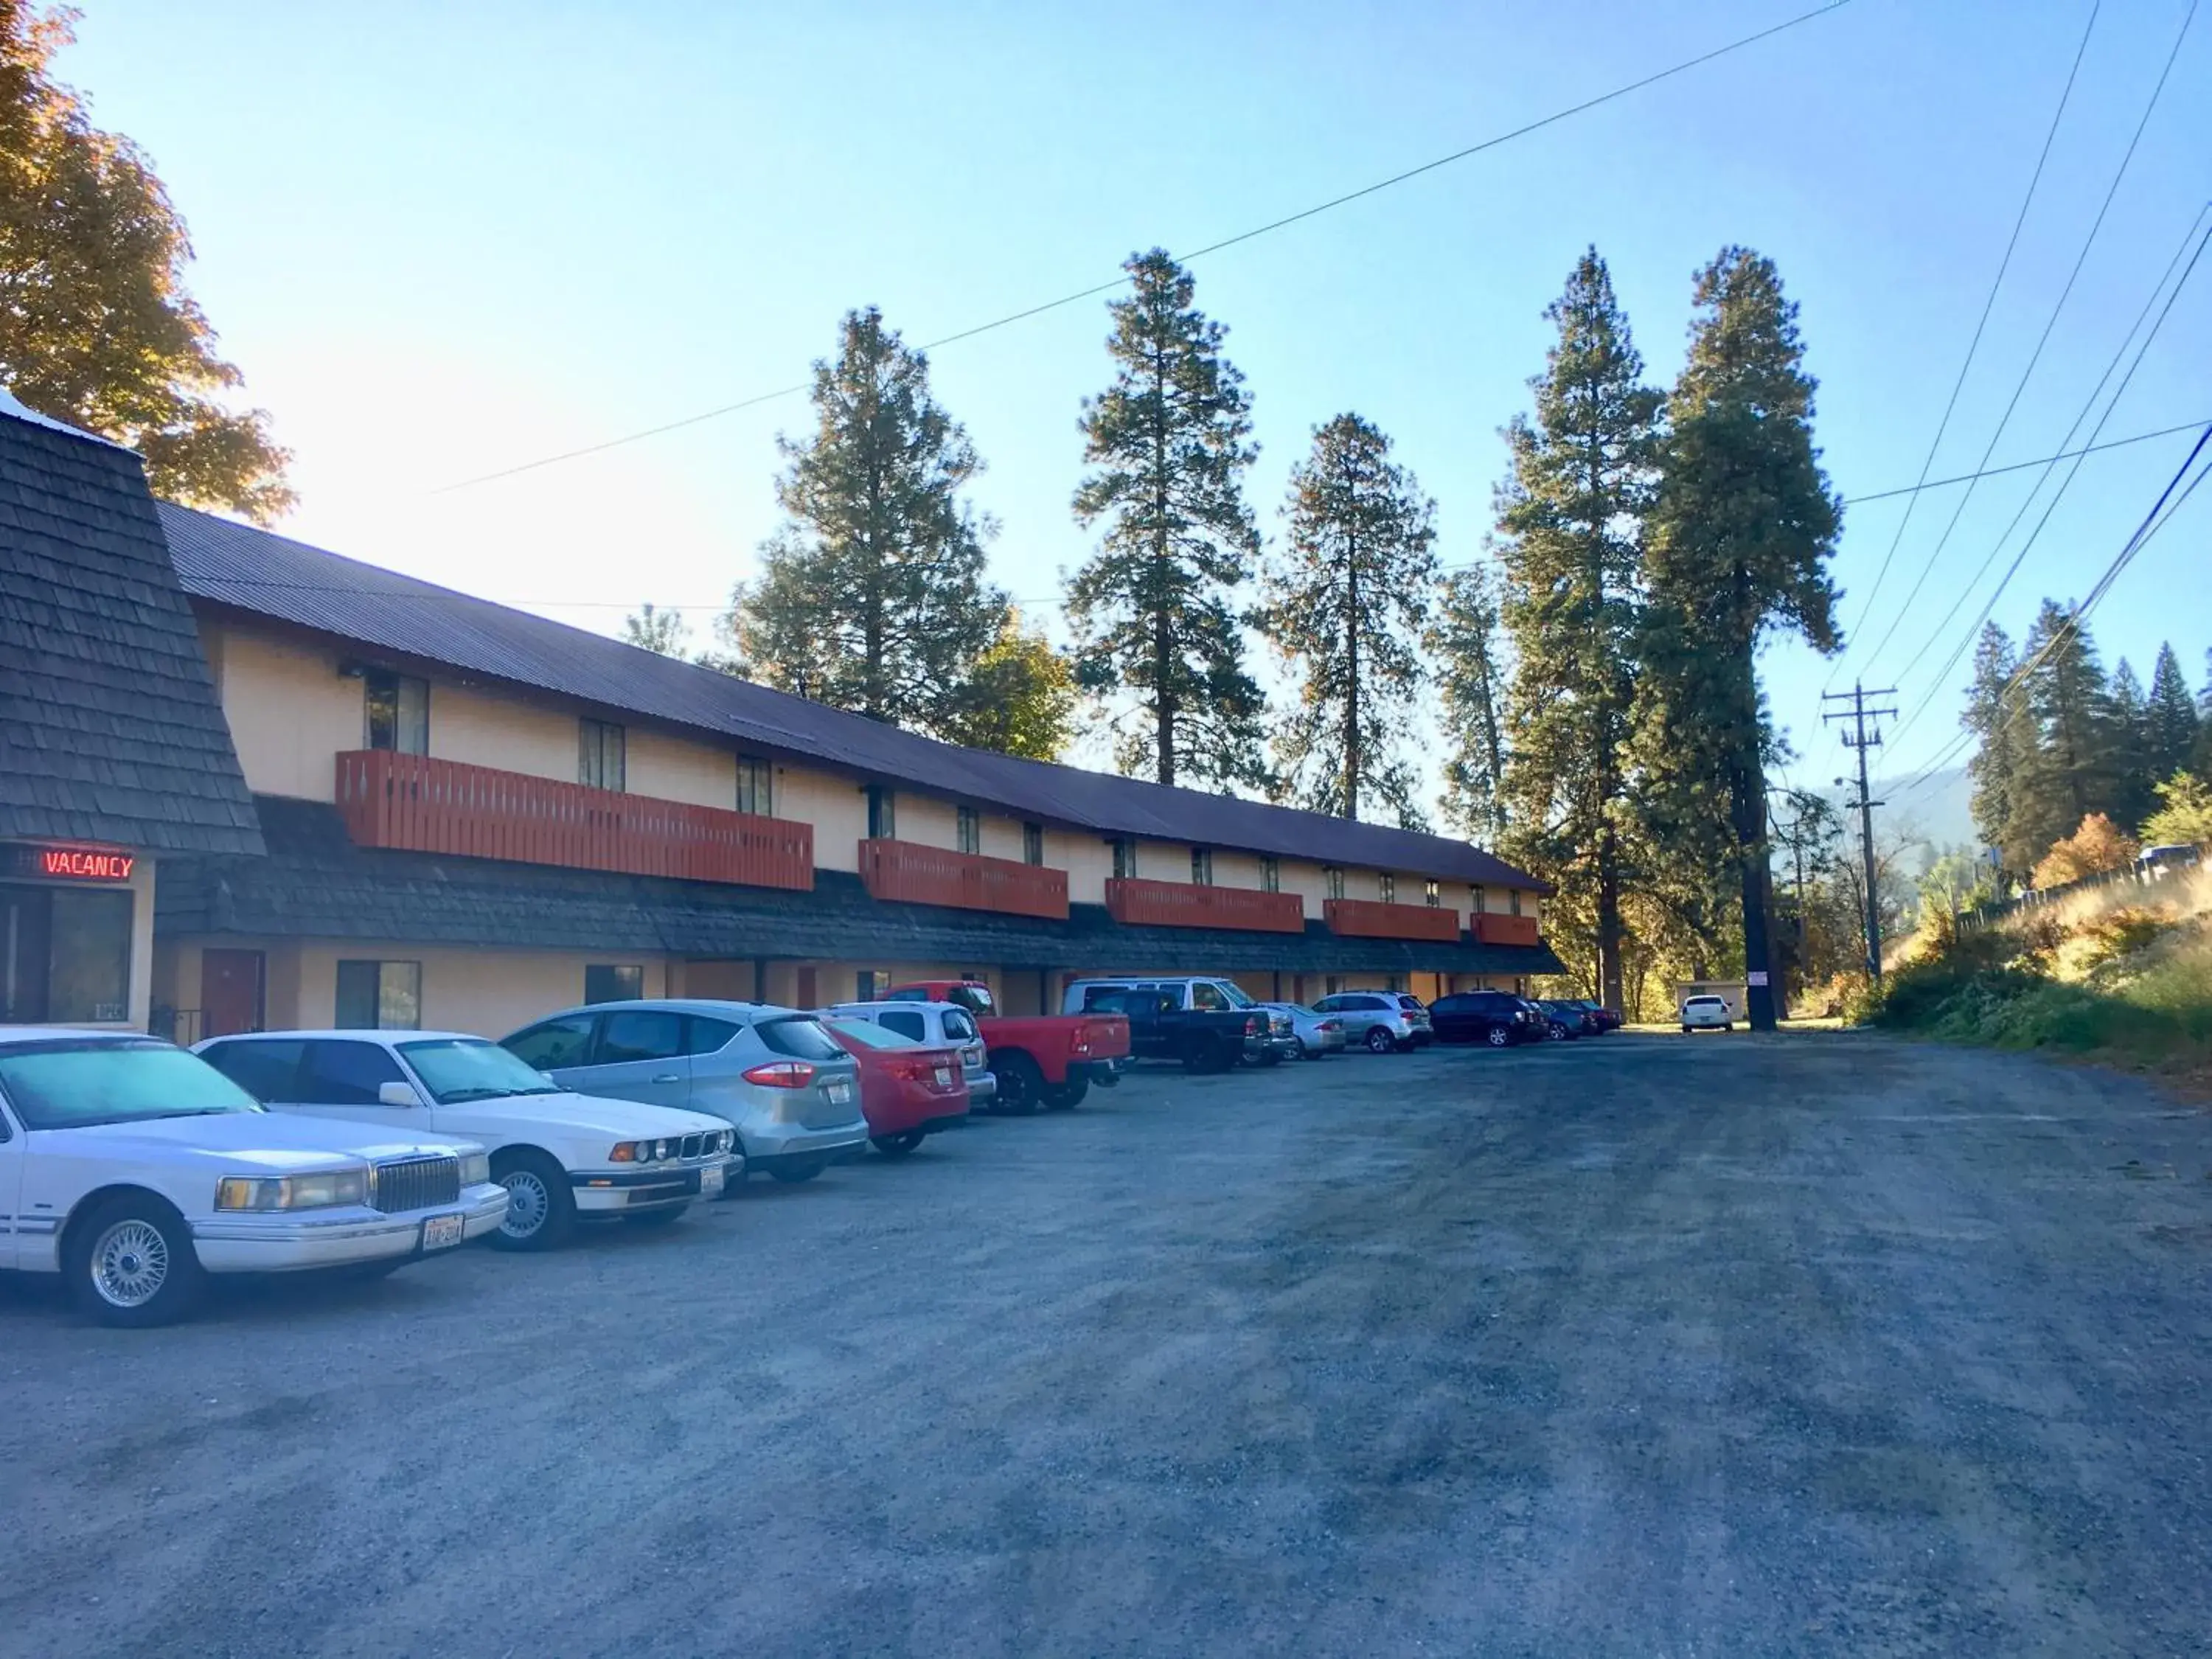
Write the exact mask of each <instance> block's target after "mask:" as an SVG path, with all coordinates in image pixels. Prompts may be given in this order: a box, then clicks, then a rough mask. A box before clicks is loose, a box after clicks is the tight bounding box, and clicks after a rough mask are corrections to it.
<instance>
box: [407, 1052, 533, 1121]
mask: <svg viewBox="0 0 2212 1659" xmlns="http://www.w3.org/2000/svg"><path fill="white" fill-rule="evenodd" d="M399 1052H400V1053H401V1054H404V1055H405V1056H406V1057H407V1063H408V1064H409V1065H410V1066H413V1067H414V1068H415V1075H416V1076H417V1077H419V1078H421V1079H422V1086H423V1087H424V1088H426V1089H428V1091H430V1097H431V1099H433V1100H435V1101H436V1102H437V1103H438V1104H440V1105H441V1106H459V1105H460V1104H461V1103H463V1102H465V1101H471V1100H504V1099H506V1098H507V1097H508V1096H510V1095H557V1094H559V1093H561V1092H562V1091H561V1085H559V1084H557V1083H556V1082H554V1081H553V1079H550V1078H549V1077H547V1076H546V1075H545V1073H543V1072H537V1071H532V1069H531V1068H530V1067H529V1066H526V1065H524V1064H523V1063H522V1062H521V1061H520V1060H517V1059H516V1058H515V1057H514V1056H513V1054H509V1053H507V1050H506V1049H504V1048H501V1047H500V1046H499V1044H497V1043H496V1042H484V1041H483V1040H482V1039H481V1038H476V1037H470V1038H459V1037H441V1038H435V1039H433V1040H431V1041H428V1042H403V1043H401V1044H400V1045H399Z"/></svg>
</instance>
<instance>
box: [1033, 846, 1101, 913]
mask: <svg viewBox="0 0 2212 1659" xmlns="http://www.w3.org/2000/svg"><path fill="white" fill-rule="evenodd" d="M1044 861H1045V862H1046V863H1047V864H1052V865H1057V866H1060V868H1061V869H1063V870H1065V871H1066V872H1067V897H1068V902H1070V903H1071V904H1103V903H1105V902H1106V883H1107V881H1108V879H1109V878H1110V877H1111V876H1112V875H1113V873H1114V849H1113V848H1112V847H1110V846H1109V845H1108V844H1107V842H1105V840H1104V839H1103V838H1102V837H1100V836H1094V835H1091V834H1088V833H1086V832H1085V831H1083V830H1078V829H1048V830H1046V831H1045V832H1044Z"/></svg>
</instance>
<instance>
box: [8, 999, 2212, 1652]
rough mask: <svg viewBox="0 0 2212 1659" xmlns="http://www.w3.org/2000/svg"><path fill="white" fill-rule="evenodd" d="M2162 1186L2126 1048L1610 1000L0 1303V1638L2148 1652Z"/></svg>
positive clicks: (2160, 1437)
mask: <svg viewBox="0 0 2212 1659" xmlns="http://www.w3.org/2000/svg"><path fill="white" fill-rule="evenodd" d="M2208 1174H2212V1118H2207V1117H2205V1116H2203V1115H2199V1114H2197V1113H2194V1112H2190V1111H2186V1110H2185V1109H2180V1108H2178V1107H2175V1106H2173V1105H2171V1104H2169V1103H2166V1102H2165V1101H2163V1100H2162V1099H2160V1097H2157V1096H2155V1095H2154V1094H2153V1093H2152V1092H2151V1091H2148V1089H2147V1088H2145V1087H2143V1086H2142V1085H2138V1084H2136V1083H2132V1082H2127V1081H2123V1080H2119V1079H2112V1078H2107V1077H2104V1076H2101V1075H2098V1074H2093V1073H2083V1072H2075V1071H2069V1070H2063V1069H2058V1068H2055V1067H2050V1066H2044V1065H2041V1064H2039V1063H2036V1062H2033V1061H2028V1060H2013V1059H2001V1058H1994V1057H1990V1056H1986V1055H1977V1054H1964V1053H1958V1052H1953V1051H1947V1050H1942V1049H1936V1048H1912V1047H1907V1046H1904V1045H1900V1044H1896V1043H1893V1042H1887V1041H1886V1040H1883V1039H1879V1038H1874V1037H1866V1036H1841V1035H1839V1036H1790V1037H1785V1038H1780V1039H1757V1040H1755V1039H1752V1038H1748V1037H1745V1036H1736V1037H1734V1038H1725V1037H1712V1038H1699V1039H1688V1040H1686V1039H1683V1038H1680V1037H1675V1036H1669V1037H1639V1036H1613V1037H1607V1038H1606V1039H1603V1040H1602V1041H1599V1042H1583V1043H1578V1044H1573V1045H1552V1046H1548V1047H1545V1048H1534V1049H1528V1050H1516V1051H1514V1052H1511V1053H1507V1054H1490V1053H1487V1052H1474V1051H1451V1050H1447V1051H1443V1052H1437V1053H1430V1054H1418V1055H1410V1056H1399V1057H1391V1058H1384V1059H1373V1058H1369V1057H1365V1056H1356V1057H1351V1058H1346V1059H1343V1060H1332V1061H1329V1062H1326V1063H1324V1064H1322V1065H1318V1066H1298V1067H1285V1068H1280V1069H1279V1070H1277V1071H1274V1072H1272V1073H1261V1074H1258V1075H1246V1074H1238V1075H1236V1076H1231V1077H1226V1078H1201V1079H1186V1078H1184V1077H1182V1075H1181V1074H1179V1073H1170V1072H1153V1073H1141V1074H1139V1076H1138V1077H1137V1078H1135V1079H1132V1080H1131V1082H1130V1083H1129V1084H1128V1085H1126V1086H1125V1087H1123V1088H1122V1089H1121V1090H1120V1091H1117V1092H1115V1093H1113V1094H1094V1095H1093V1097H1091V1102H1090V1103H1086V1105H1085V1107H1084V1108H1083V1109H1081V1110H1080V1111H1079V1112H1076V1113H1073V1114H1071V1115H1055V1116H1048V1117H1041V1118H1036V1119H1030V1120H1022V1121H992V1122H985V1123H981V1124H979V1125H978V1126H976V1127H974V1128H971V1129H969V1130H968V1131H965V1132H963V1133H960V1134H957V1135H955V1136H951V1137H947V1138H945V1139H944V1140H942V1141H941V1142H939V1143H933V1145H932V1146H930V1147H929V1148H927V1150H926V1151H925V1152H922V1153H921V1155H920V1156H918V1157H917V1158H915V1159H913V1160H912V1161H911V1162H910V1163H908V1164H905V1165H895V1164H887V1163H884V1162H882V1161H880V1160H876V1161H872V1162H870V1163H868V1164H861V1165H858V1166H854V1167H850V1168H846V1169H841V1170H835V1171H833V1172H832V1173H831V1174H830V1175H829V1176H827V1177H825V1178H824V1179H823V1181H821V1182H817V1183H816V1184H815V1185H814V1186H812V1187H811V1188H799V1189H793V1190H774V1191H770V1190H765V1189H764V1188H762V1187H756V1188H754V1189H753V1190H752V1191H751V1192H750V1193H749V1194H747V1195H746V1196H745V1197H744V1198H742V1199H740V1200H737V1201H735V1202H732V1203H729V1204H726V1205H721V1206H715V1207H714V1208H713V1209H712V1210H710V1211H708V1212H702V1213H696V1214H695V1215H694V1217H693V1218H690V1219H687V1220H686V1221H685V1222H684V1224H683V1225H680V1226H678V1227H677V1228H675V1229H673V1230H671V1231H668V1232H665V1233H663V1234H660V1235H644V1234H636V1235H622V1236H606V1235H599V1236H595V1237H591V1238H589V1239H587V1241H586V1243H584V1244H583V1245H582V1246H581V1247H580V1248H578V1249H574V1250H572V1251H569V1252H567V1253H564V1254H562V1255H556V1256H552V1257H547V1258H532V1259H524V1260H516V1259H513V1258H507V1257H500V1256H495V1255H490V1254H489V1253H479V1252H471V1253H470V1254H468V1255H466V1256H465V1257H463V1258H461V1259H458V1260H449V1261H441V1262H437V1263H434V1264H429V1265H428V1266H425V1267H418V1268H411V1269H410V1270H409V1271H408V1272H406V1273H402V1274H400V1275H399V1276H398V1277H397V1278H395V1279H392V1280H390V1281H388V1282H386V1284H384V1285H380V1286H374V1287H369V1288H366V1289H363V1288H355V1289H349V1290H344V1291H335V1290H333V1291H324V1290H319V1289H313V1288H310V1287H305V1286H300V1285H288V1286H283V1287H278V1288H276V1289H266V1290H256V1291H250V1292H246V1293H244V1294H234V1295H232V1296H230V1297H226V1298H225V1299H224V1300H223V1301H222V1303H220V1304H218V1305H217V1306H216V1308H215V1309H214V1310H211V1312H210V1316H208V1317H206V1318H204V1320H203V1321H201V1322H198V1323H197V1324H195V1325H192V1326H189V1327H186V1328H180V1329H177V1330H173V1331H167V1332H155V1333H150V1334H118V1333H108V1332H103V1331H99V1330H94V1329H90V1328H85V1327H83V1326H82V1325H79V1324H77V1323H76V1322H74V1321H73V1320H72V1319H70V1317H69V1316H67V1315H66V1314H64V1312H63V1311H62V1310H61V1309H60V1308H59V1306H58V1303H57V1302H56V1301H55V1300H54V1299H52V1298H51V1297H48V1296H46V1294H45V1293H44V1292H43V1291H41V1290H39V1289H37V1288H35V1287H33V1288H30V1289H26V1288H24V1287H21V1286H20V1285H19V1286H15V1287H12V1288H6V1289H0V1389H4V1394H5V1399H6V1401H7V1409H6V1411H5V1412H4V1413H0V1471H4V1475H0V1534H4V1536H5V1539H6V1547H7V1553H6V1566H5V1567H4V1569H0V1653H4V1654H6V1655H9V1656H11V1659H12V1656H15V1655H25V1656H30V1655H36V1656H40V1659H50V1656H56V1655H68V1654H90V1653H94V1652H97V1653H102V1654H114V1655H146V1656H155V1655H159V1656H174V1655H179V1654H185V1653H190V1654H193V1655H200V1656H214V1655H231V1654H234V1655H252V1656H260V1655H269V1654H295V1653H296V1654H318V1655H321V1654H332V1655H337V1654H345V1655H362V1656H370V1655H374V1656H380V1659H381V1656H389V1655H394V1654H423V1655H429V1654H437V1655H441V1656H477V1655H483V1656H489V1659H501V1656H506V1655H514V1656H535V1655H562V1656H566V1655H597V1654H606V1655H615V1654H621V1655H625V1656H636V1655H670V1656H693V1655H702V1654H711V1653H724V1652H727V1653H733V1654H735V1653H764V1654H829V1653H903V1652H913V1653H924V1654H929V1655H933V1656H961V1659H970V1656H992V1655H1007V1656H1016V1655H1018V1656H1033V1655H1040V1654H1067V1655H1092V1654H1102V1655H1103V1654H1128V1655H1137V1654H1176V1653H1190V1654H1205V1655H1209V1656H1218V1655H1225V1654H1237V1653H1263V1652H1264V1653H1314V1654H1338V1653H1345V1654H1358V1655H1361V1656H1366V1659H1372V1656H1391V1655H1396V1654H1402V1653H1422V1652H1429V1653H1437V1654H1452V1655H1459V1654H1516V1655H1518V1654H1544V1655H1553V1654H1556V1655H1561V1656H1576V1659H1583V1656H1591V1655H1622V1656H1630V1655H1633V1656H1638V1659H1653V1656H1690V1655H1724V1654H1743V1655H1761V1656H1763V1655H1773V1654H1784V1653H1788V1654H1834V1655H1850V1656H1855V1659H1864V1656H1881V1655H1905V1654H1912V1655H1923V1654H1924V1655H1939V1654H1940V1655H1956V1654H1974V1655H1980V1654H1986V1655H1992V1656H1995V1655H2003V1656H2008V1659H2013V1656H2023V1655H2053V1656H2057V1655H2063V1656H2069V1659H2071V1656H2081V1655H2101V1654H2126V1655H2163V1654H2172V1655H2191V1656H2199V1655H2203V1654H2204V1653H2205V1652H2206V1651H2207V1650H2208V1648H2212V1634H2208V1632H2212V1468H2208V1462H2207V1455H2208V1454H2207V1438H2208V1435H2212V1276H2209V1275H2208V1268H2212V1180H2208Z"/></svg>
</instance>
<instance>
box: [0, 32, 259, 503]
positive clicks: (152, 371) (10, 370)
mask: <svg viewBox="0 0 2212 1659" xmlns="http://www.w3.org/2000/svg"><path fill="white" fill-rule="evenodd" d="M74 15H75V14H73V13H71V12H69V11H66V10H60V9H55V10H49V11H44V12H41V11H39V10H37V9H33V7H32V6H31V5H29V4H28V3H27V0H0V384H4V385H5V386H7V389H8V390H9V392H13V393H14V394H15V396H16V397H17V398H20V399H21V401H22V402H23V403H24V404H27V405H28V406H29V407H30V408H32V409H34V410H38V411H39V412H40V414H43V415H48V416H52V417H53V418H54V419H56V420H58V421H65V422H68V423H69V424H70V425H71V426H76V427H81V428H84V429H85V430H87V431H90V432H97V433H100V434H101V435H103V436H106V437H109V438H112V439H114V440H115V441H117V442H118V443H122V444H127V445H128V446H130V447H131V448H133V449H135V450H137V452H138V453H139V454H140V455H141V456H142V457H143V459H144V460H145V464H146V476H147V478H148V480H149V483H151V484H152V485H153V488H154V490H155V494H157V495H162V496H165V497H167V499H169V500H171V501H183V502H185V503H186V504H188V505H190V506H193V507H213V508H217V509H222V510H226V511H229V512H234V513H242V514H244V515H245V516H246V517H247V518H249V519H252V520H254V521H255V522H256V523H258V524H265V523H267V522H269V521H270V520H272V519H275V518H276V517H278V516H280V515H281V514H283V513H285V512H286V511H288V510H289V508H290V507H291V506H292V503H293V495H292V491H291V489H289V487H288V486H287V484H286V483H285V482H284V465H285V463H286V462H287V461H289V459H291V458H290V456H289V455H288V454H287V453H285V451H283V449H280V448H279V447H277V446H276V442H275V441H273V440H272V439H271V438H270V433H269V417H268V416H267V415H266V414H264V412H263V411H261V410H234V409H232V408H230V407H229V406H228V403H227V402H226V401H225V398H226V395H227V394H228V393H229V392H232V391H233V390H234V389H235V388H236V387H237V386H239V385H240V383H241V378H242V377H241V376H240V374H239V372H238V370H237V369H236V368H234V367H233V366H232V365H231V364H229V363H228V362H224V361H223V359H222V358H221V357H220V356H216V336H215V331H214V329H213V328H212V327H210V325H209V323H208V319H207V318H206V316H205V315H204V313H202V312H201V310H200V308H199V307H198V306H197V304H196V303H194V301H193V300H192V297H191V295H190V294H189V293H187V292H186V291H185V284H184V271H185V265H186V264H189V263H190V262H191V257H192V250H191V242H190V241H189V240H187V239H186V236H185V225H184V221H183V220H182V219H181V218H179V216H178V214H177V211H176V210H175V209H174V208H173V206H172V205H171V204H170V202H169V197H168V192H167V191H165V190H164V189H163V188H162V187H161V180H160V179H158V178H156V177H155V173H154V167H153V164H152V162H151V161H149V160H148V158H147V156H146V155H145V153H144V152H143V151H142V150H141V149H139V148H138V147H137V145H136V144H134V143H131V140H129V139H128V138H125V137H121V136H120V135H119V134H116V133H112V132H103V131H100V129H99V128H98V127H96V126H94V125H93V124H92V119H91V117H90V114H89V113H88V111H87V109H86V107H85V106H84V104H83V102H82V100H81V99H80V98H79V97H78V95H77V94H76V92H74V91H73V90H71V89H70V88H68V87H66V86H64V85H62V84H61V83H60V82H57V81H56V80H54V79H53V77H52V75H51V73H50V72H49V70H50V67H51V64H52V58H53V55H54V53H55V52H57V51H58V50H59V49H60V48H61V47H62V46H65V45H67V44H68V42H69V40H70V23H71V21H73V19H74Z"/></svg>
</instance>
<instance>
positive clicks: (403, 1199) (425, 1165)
mask: <svg viewBox="0 0 2212 1659" xmlns="http://www.w3.org/2000/svg"><path fill="white" fill-rule="evenodd" d="M370 1193H371V1196H370V1199H369V1206H370V1207H371V1208H372V1209H375V1210H380V1211H381V1212H384V1213H385V1214H386V1215H404V1213H406V1212H408V1211H410V1210H428V1209H433V1208H435V1207H436V1206H439V1205H441V1204H453V1203H458V1202H459V1200H460V1196H461V1161H460V1159H459V1158H397V1159H394V1160H393V1161H392V1162H391V1163H389V1164H378V1165H377V1166H376V1182H375V1184H374V1187H373V1188H371V1189H370Z"/></svg>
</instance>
